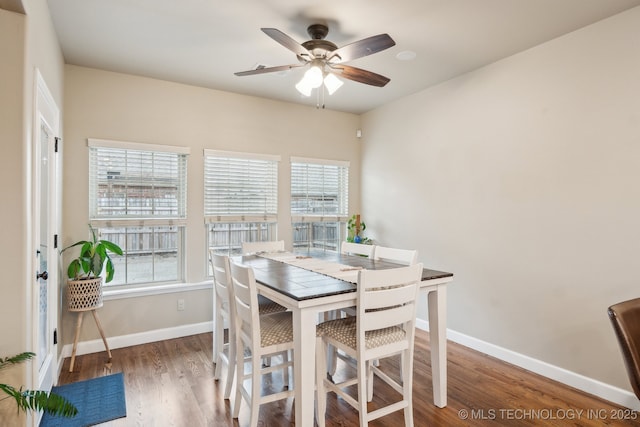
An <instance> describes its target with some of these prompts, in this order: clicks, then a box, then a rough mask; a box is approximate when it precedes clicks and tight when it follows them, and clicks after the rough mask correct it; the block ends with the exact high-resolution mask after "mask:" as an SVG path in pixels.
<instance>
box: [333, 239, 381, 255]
mask: <svg viewBox="0 0 640 427" xmlns="http://www.w3.org/2000/svg"><path fill="white" fill-rule="evenodd" d="M375 248H376V247H375V245H363V244H362V243H352V242H342V244H341V245H340V253H343V254H349V255H363V256H367V257H369V258H371V257H373V252H374V250H375Z"/></svg>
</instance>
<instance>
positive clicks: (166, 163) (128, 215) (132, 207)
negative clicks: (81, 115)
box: [89, 139, 189, 285]
mask: <svg viewBox="0 0 640 427" xmlns="http://www.w3.org/2000/svg"><path fill="white" fill-rule="evenodd" d="M188 154H189V148H186V147H172V146H163V145H152V144H138V143H130V142H119V141H106V140H97V139H90V140H89V218H90V221H91V224H92V225H93V226H94V227H95V228H97V229H98V231H99V233H100V236H101V237H102V238H104V239H107V240H110V241H112V242H114V243H116V244H118V245H119V246H120V247H121V248H122V249H123V251H124V256H122V257H120V256H115V257H113V258H112V259H113V262H114V265H115V276H114V279H113V281H111V282H110V283H109V284H108V285H134V284H143V283H144V284H151V283H154V284H155V283H163V282H180V281H183V280H184V273H183V272H184V241H185V226H186V220H187V209H186V206H187V155H188Z"/></svg>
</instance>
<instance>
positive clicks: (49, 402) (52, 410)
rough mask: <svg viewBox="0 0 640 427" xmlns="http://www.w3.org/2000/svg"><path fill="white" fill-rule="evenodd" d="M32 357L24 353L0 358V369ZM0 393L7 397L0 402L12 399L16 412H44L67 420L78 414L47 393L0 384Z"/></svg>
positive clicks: (72, 407) (61, 399)
mask: <svg viewBox="0 0 640 427" xmlns="http://www.w3.org/2000/svg"><path fill="white" fill-rule="evenodd" d="M34 356H35V353H31V352H25V353H20V354H18V355H17V356H13V357H5V358H0V369H4V368H6V367H8V366H11V365H16V364H18V363H22V362H24V361H27V360H29V359H31V358H33V357H34ZM0 391H2V392H3V393H4V394H6V395H7V396H5V397H3V398H0V401H2V400H4V399H9V398H13V399H14V400H15V401H16V405H17V406H18V410H22V411H25V412H27V411H30V410H33V411H44V412H46V413H49V414H51V415H56V416H63V417H68V418H71V417H75V416H76V414H77V413H78V409H77V408H76V407H75V406H74V405H73V404H72V403H71V402H69V401H68V400H67V399H65V398H64V397H62V396H60V395H57V394H55V393H49V392H46V391H42V390H23V389H22V388H20V389H16V388H15V387H12V386H10V385H8V384H2V383H0Z"/></svg>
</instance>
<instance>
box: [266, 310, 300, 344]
mask: <svg viewBox="0 0 640 427" xmlns="http://www.w3.org/2000/svg"><path fill="white" fill-rule="evenodd" d="M291 341H293V322H292V313H291V312H290V311H286V312H280V313H272V314H267V315H264V316H260V345H261V346H262V347H267V346H270V345H276V344H282V343H286V342H291Z"/></svg>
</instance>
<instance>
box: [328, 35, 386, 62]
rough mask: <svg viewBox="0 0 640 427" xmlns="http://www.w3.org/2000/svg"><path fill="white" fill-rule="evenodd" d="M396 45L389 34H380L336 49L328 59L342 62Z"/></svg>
mask: <svg viewBox="0 0 640 427" xmlns="http://www.w3.org/2000/svg"><path fill="white" fill-rule="evenodd" d="M395 45H396V42H395V41H393V39H392V38H391V37H390V36H389V34H378V35H377V36H371V37H367V38H366V39H362V40H359V41H357V42H353V43H351V44H348V45H346V46H342V47H340V48H338V49H336V50H334V51H333V52H331V54H330V55H329V57H328V58H327V60H328V61H330V62H332V63H333V64H340V63H342V62H347V61H352V60H354V59H358V58H362V57H363V56H367V55H371V54H373V53H377V52H380V51H383V50H385V49H388V48H390V47H392V46H395Z"/></svg>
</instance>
